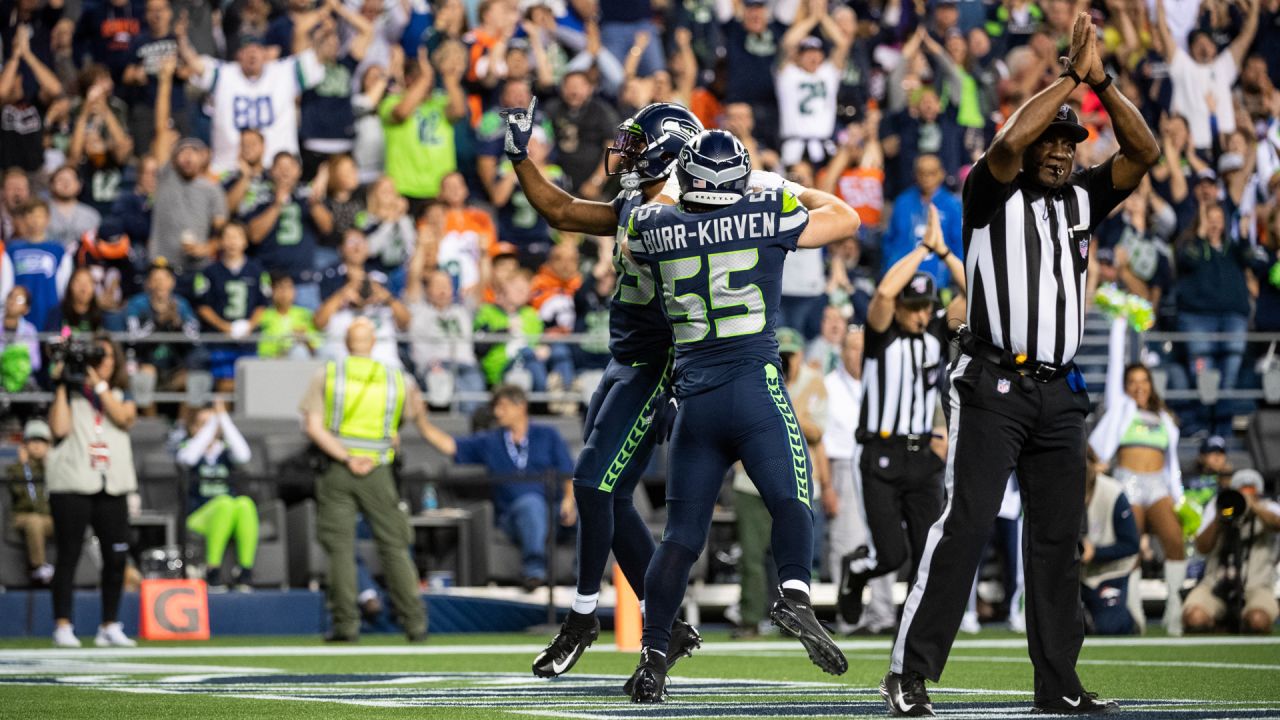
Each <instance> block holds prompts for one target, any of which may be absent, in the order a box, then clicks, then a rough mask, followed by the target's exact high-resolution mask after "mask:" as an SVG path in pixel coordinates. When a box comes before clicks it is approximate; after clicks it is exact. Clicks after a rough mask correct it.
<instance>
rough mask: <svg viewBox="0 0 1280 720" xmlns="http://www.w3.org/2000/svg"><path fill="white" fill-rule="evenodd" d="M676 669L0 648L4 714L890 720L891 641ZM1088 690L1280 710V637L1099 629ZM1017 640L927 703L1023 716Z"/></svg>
mask: <svg viewBox="0 0 1280 720" xmlns="http://www.w3.org/2000/svg"><path fill="white" fill-rule="evenodd" d="M706 640H707V642H706V644H705V645H704V647H703V648H702V649H701V650H700V651H698V653H697V654H696V655H695V656H694V657H693V658H691V659H686V660H683V661H681V664H680V665H678V666H677V667H676V668H675V671H674V673H673V674H672V678H671V682H670V691H671V696H670V699H669V701H668V702H667V703H666V704H664V705H660V706H640V705H633V704H631V703H630V702H628V700H627V698H625V697H624V696H623V695H622V693H621V685H622V683H623V681H624V680H625V678H626V677H627V675H629V673H630V671H631V669H632V668H633V667H634V664H635V662H636V655H635V654H634V653H620V652H617V651H616V650H615V649H614V646H613V640H612V637H611V636H610V635H608V634H606V635H602V636H601V638H600V640H599V641H598V642H597V643H596V646H595V647H594V648H593V649H592V650H590V651H588V652H587V654H586V655H585V656H583V659H582V660H581V662H579V663H578V665H577V667H576V668H574V670H573V671H572V672H571V673H569V674H568V675H565V676H563V677H561V678H559V679H556V680H539V679H537V678H534V677H532V675H531V674H530V672H529V664H530V662H531V660H532V658H533V656H534V654H535V653H536V652H537V651H538V650H539V649H541V647H542V644H543V642H545V639H544V638H542V637H540V636H534V635H463V636H459V635H453V636H435V637H433V638H432V639H431V640H430V642H428V643H427V644H424V645H412V646H411V645H406V644H405V643H404V642H403V641H401V640H399V639H398V638H396V637H391V636H381V637H377V636H375V637H366V638H364V639H362V641H361V642H360V644H358V645H348V646H329V645H324V644H323V643H321V642H320V641H319V639H318V638H314V637H269V638H243V637H239V638H223V639H216V640H214V641H212V642H208V643H195V644H179V643H149V644H143V645H142V646H141V647H139V648H137V649H122V650H116V649H112V650H100V649H96V648H93V647H86V648H84V649H82V650H71V651H67V650H52V649H48V647H47V645H48V643H47V641H45V640H44V639H40V640H22V641H6V642H0V717H4V718H23V719H26V718H59V719H67V720H70V719H72V718H130V719H135V718H136V719H144V718H223V717H225V718H276V719H278V720H292V719H293V718H306V719H307V720H313V719H318V718H383V717H388V718H451V719H452V718H467V719H470V718H529V717H558V718H584V719H589V720H604V719H606V718H646V717H661V718H676V717H679V718H728V717H733V718H738V717H774V718H814V717H840V718H853V717H879V716H883V715H884V713H885V711H884V706H883V705H882V704H881V702H880V699H879V695H878V693H877V691H876V686H877V684H878V683H879V680H880V677H881V675H882V674H883V673H884V671H885V666H886V663H887V658H888V652H889V643H890V641H889V639H888V638H871V639H856V640H855V639H847V640H842V641H841V645H842V647H844V649H845V652H846V654H847V655H848V657H849V672H848V673H847V674H845V675H844V676H841V677H838V678H837V677H832V676H829V675H825V674H823V673H822V672H821V671H819V670H818V669H817V668H815V667H813V666H812V665H811V664H810V663H809V660H808V658H807V656H806V655H805V654H804V651H803V649H801V647H800V646H799V644H797V643H795V642H793V641H788V640H782V639H767V638H766V639H762V640H757V641H752V642H733V641H731V640H729V639H728V637H727V635H726V634H725V633H723V632H719V633H716V632H710V633H707V638H706ZM1079 667H1080V674H1081V676H1082V678H1083V679H1084V683H1085V686H1086V687H1087V688H1088V689H1090V690H1093V691H1096V692H1098V693H1100V694H1101V695H1103V696H1104V697H1108V698H1116V699H1119V700H1120V701H1121V702H1122V705H1123V707H1124V709H1125V711H1124V713H1123V716H1124V717H1135V718H1139V717H1140V718H1147V719H1152V720H1154V719H1156V718H1160V719H1163V718H1261V717H1268V718H1280V638H1237V637H1199V638H1181V639H1173V638H1162V637H1152V636H1148V637H1145V638H1124V639H1095V640H1090V641H1089V642H1088V643H1087V644H1086V645H1085V648H1084V652H1083V654H1082V656H1081V659H1080V666H1079ZM1031 681H1032V679H1031V666H1030V664H1029V662H1028V661H1027V655H1026V644H1025V638H1023V637H1021V636H1017V635H1012V634H1010V633H1007V632H1000V631H994V630H989V631H984V632H983V633H982V634H980V635H976V636H963V637H962V638H961V639H960V640H959V641H958V642H957V643H956V647H955V649H954V650H953V652H952V655H951V660H950V663H949V665H948V666H947V670H946V673H945V674H944V676H943V680H942V682H941V683H939V684H937V685H936V686H934V685H931V686H930V691H931V693H932V696H933V702H934V708H935V709H936V710H937V711H938V712H939V714H940V715H942V716H944V717H952V718H982V719H984V720H989V719H992V718H1017V717H1023V716H1025V715H1027V712H1028V710H1029V709H1030V705H1031V695H1030V688H1031Z"/></svg>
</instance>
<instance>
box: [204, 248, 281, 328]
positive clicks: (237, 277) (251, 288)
mask: <svg viewBox="0 0 1280 720" xmlns="http://www.w3.org/2000/svg"><path fill="white" fill-rule="evenodd" d="M266 274H267V273H266V271H265V270H263V269H262V265H260V264H259V263H258V262H257V261H255V260H252V259H246V260H245V262H244V265H242V266H241V267H240V270H238V271H237V272H232V271H231V270H230V269H229V268H228V267H227V266H226V265H223V264H222V263H221V262H216V263H214V264H212V265H210V266H209V267H206V268H205V269H203V270H201V271H200V274H199V275H197V276H196V280H195V294H196V306H197V307H198V306H204V305H207V306H209V307H211V308H213V311H214V312H215V313H217V314H218V317H220V318H222V319H223V320H227V321H235V320H244V319H247V318H249V317H250V316H252V315H253V313H254V311H255V310H257V309H258V308H260V307H265V306H266V305H267V293H266V290H265V288H266V287H267V280H266Z"/></svg>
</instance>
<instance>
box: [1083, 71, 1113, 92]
mask: <svg viewBox="0 0 1280 720" xmlns="http://www.w3.org/2000/svg"><path fill="white" fill-rule="evenodd" d="M1114 79H1115V78H1113V77H1111V73H1107V75H1106V79H1105V80H1103V81H1102V82H1100V83H1098V84H1097V85H1094V84H1093V83H1089V87H1091V88H1093V94H1094V95H1102V93H1104V92H1106V91H1107V88H1109V87H1111V81H1112V80H1114Z"/></svg>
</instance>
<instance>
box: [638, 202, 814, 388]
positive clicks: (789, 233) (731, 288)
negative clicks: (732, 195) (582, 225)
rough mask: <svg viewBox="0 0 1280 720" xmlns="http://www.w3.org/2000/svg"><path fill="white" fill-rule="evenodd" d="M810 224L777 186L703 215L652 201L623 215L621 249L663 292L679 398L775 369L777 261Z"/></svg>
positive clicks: (779, 268) (779, 265)
mask: <svg viewBox="0 0 1280 720" xmlns="http://www.w3.org/2000/svg"><path fill="white" fill-rule="evenodd" d="M808 222H809V212H808V211H807V210H806V209H805V207H804V205H801V204H800V201H799V200H798V199H796V196H795V195H793V194H791V193H790V192H789V191H787V190H784V189H772V190H762V191H755V192H748V193H747V194H746V195H745V196H743V198H742V199H741V200H739V201H738V202H737V203H734V204H733V205H728V206H726V207H723V208H718V209H715V210H712V211H708V212H704V213H690V212H685V211H684V210H682V209H681V208H680V207H678V206H674V205H657V204H649V205H644V206H642V207H639V208H636V209H635V210H634V211H633V212H632V213H631V216H630V219H629V221H628V225H627V243H628V245H629V247H630V248H631V252H632V255H633V256H634V257H635V258H636V260H637V261H640V262H642V263H644V264H645V265H647V266H649V268H650V270H652V272H653V275H654V277H655V278H657V279H658V284H659V286H660V287H661V292H662V307H663V311H664V312H665V313H666V317H667V320H668V322H669V323H670V325H671V335H672V338H673V340H674V341H675V348H676V367H675V370H676V380H675V384H674V387H675V391H676V394H677V395H678V396H680V397H687V396H689V395H694V394H697V393H700V392H705V391H707V390H710V389H712V388H715V387H717V386H719V385H722V384H724V383H726V382H729V381H730V380H733V379H734V378H736V377H738V376H740V375H742V374H744V373H748V372H758V371H759V369H760V367H761V366H762V365H765V364H768V363H773V364H775V365H780V359H779V357H778V341H777V339H776V338H775V337H774V332H773V331H774V325H775V323H776V320H777V317H778V314H779V312H780V305H781V303H782V263H783V261H784V260H785V259H786V256H787V253H788V252H791V251H793V250H795V249H796V243H797V241H798V240H799V238H800V234H801V233H802V232H804V228H805V225H807V224H808Z"/></svg>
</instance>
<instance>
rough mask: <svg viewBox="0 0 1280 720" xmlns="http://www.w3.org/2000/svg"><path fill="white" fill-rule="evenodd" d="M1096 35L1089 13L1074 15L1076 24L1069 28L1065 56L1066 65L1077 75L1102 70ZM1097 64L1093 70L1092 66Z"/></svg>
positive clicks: (1080, 75)
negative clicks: (1069, 36)
mask: <svg viewBox="0 0 1280 720" xmlns="http://www.w3.org/2000/svg"><path fill="white" fill-rule="evenodd" d="M1096 43H1097V35H1096V34H1095V33H1094V30H1093V18H1092V17H1090V16H1089V13H1084V12H1082V13H1080V14H1078V15H1076V24H1075V25H1074V26H1073V27H1072V28H1071V48H1070V50H1069V53H1070V54H1069V55H1068V56H1067V58H1066V62H1067V66H1068V67H1069V68H1070V69H1071V70H1072V71H1074V72H1075V73H1076V74H1077V75H1078V76H1079V77H1081V78H1084V77H1085V76H1086V75H1094V74H1095V72H1101V71H1102V60H1101V58H1100V57H1099V56H1098V48H1097V44H1096ZM1095 65H1096V66H1097V71H1095V69H1094V66H1095Z"/></svg>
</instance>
